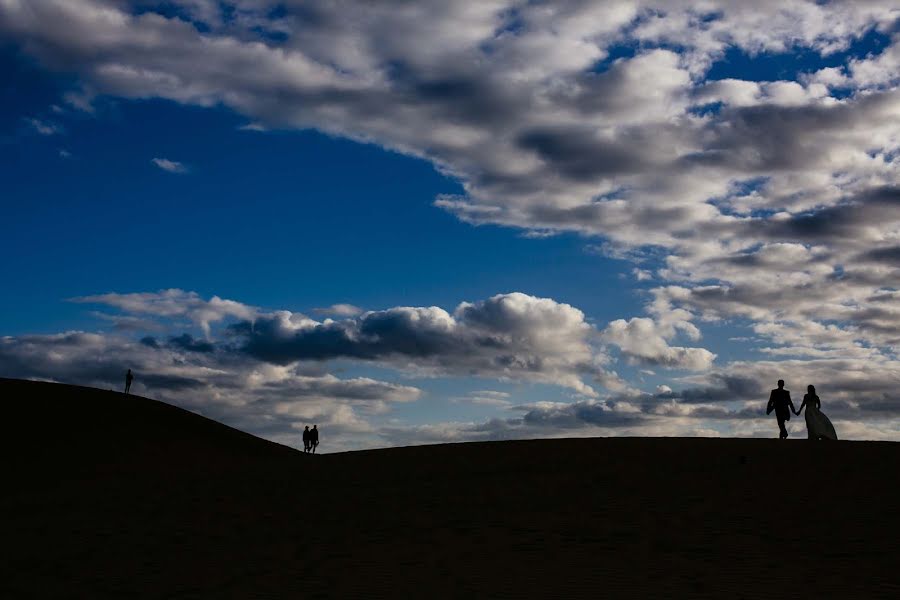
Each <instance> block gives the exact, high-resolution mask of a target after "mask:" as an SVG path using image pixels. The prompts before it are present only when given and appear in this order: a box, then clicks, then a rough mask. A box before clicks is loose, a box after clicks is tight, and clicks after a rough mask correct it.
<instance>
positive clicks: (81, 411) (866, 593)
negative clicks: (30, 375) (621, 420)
mask: <svg viewBox="0 0 900 600" xmlns="http://www.w3.org/2000/svg"><path fill="white" fill-rule="evenodd" d="M0 402H2V407H3V413H2V414H3V436H4V440H3V447H2V450H3V460H4V473H5V479H6V483H7V484H8V485H5V486H4V487H5V488H6V490H5V491H4V492H3V494H2V501H0V514H2V515H3V521H2V531H0V534H2V539H3V556H2V557H0V558H2V560H0V569H2V572H0V597H4V598H28V597H90V598H98V597H110V596H121V597H153V598H158V597H171V598H255V597H276V598H293V597H301V596H302V597H325V596H333V597H381V596H387V595H392V596H397V597H416V598H427V597H448V596H461V595H467V596H475V597H483V596H491V597H524V596H532V597H533V596H555V597H582V596H583V597H668V596H672V595H674V594H679V595H681V596H686V597H722V596H726V595H727V596H731V597H737V598H780V597H816V596H825V597H845V598H847V597H897V596H898V595H900V568H898V566H897V565H898V558H897V557H898V550H900V543H898V538H900V515H898V507H900V486H898V483H897V475H898V473H900V444H889V443H861V442H856V443H854V442H839V443H833V444H827V443H808V442H806V441H805V440H802V441H800V440H797V441H793V440H791V441H787V442H780V441H779V440H774V439H773V440H704V439H584V440H542V441H525V442H498V443H485V444H460V445H444V446H428V447H417V448H397V449H388V450H378V451H370V452H356V453H346V454H334V455H323V456H305V455H302V454H300V453H297V452H294V451H292V450H290V449H288V448H285V447H283V446H279V445H277V444H271V443H269V442H265V441H263V440H259V439H257V438H254V437H253V436H249V435H247V434H243V433H241V432H238V431H235V430H233V429H230V428H228V427H225V426H223V425H220V424H217V423H214V422H212V421H209V420H207V419H203V418H202V417H198V416H196V415H192V414H190V413H186V412H184V411H181V410H178V409H175V408H173V407H169V406H166V405H164V404H161V403H156V402H153V401H150V400H146V399H142V398H135V397H125V396H122V395H120V394H114V393H111V392H101V391H97V390H89V389H86V388H75V387H69V386H59V385H51V384H36V383H24V382H15V381H9V380H0ZM773 426H774V425H773ZM326 439H327V438H326Z"/></svg>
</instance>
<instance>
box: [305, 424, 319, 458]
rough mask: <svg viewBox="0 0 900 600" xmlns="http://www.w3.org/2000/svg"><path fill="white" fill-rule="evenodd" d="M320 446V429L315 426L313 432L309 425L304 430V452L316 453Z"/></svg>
mask: <svg viewBox="0 0 900 600" xmlns="http://www.w3.org/2000/svg"><path fill="white" fill-rule="evenodd" d="M318 445H319V429H318V425H313V428H312V430H310V429H309V425H307V426H306V429H304V430H303V451H304V452H312V453H313V454H315V453H316V446H318Z"/></svg>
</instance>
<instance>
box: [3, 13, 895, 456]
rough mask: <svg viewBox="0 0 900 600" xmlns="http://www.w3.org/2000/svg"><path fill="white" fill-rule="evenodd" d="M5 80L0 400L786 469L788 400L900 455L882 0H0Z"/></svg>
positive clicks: (325, 440) (360, 435) (886, 20)
mask: <svg viewBox="0 0 900 600" xmlns="http://www.w3.org/2000/svg"><path fill="white" fill-rule="evenodd" d="M0 72H2V73H3V74H4V77H3V82H2V85H0V231H2V235H0V257H2V260H0V282H2V290H3V293H2V294H0V376H3V377H19V378H30V379H38V380H48V381H59V382H66V383H76V384H81V385H91V386H96V387H100V388H103V389H121V387H122V385H123V383H124V373H125V370H126V369H128V368H131V369H133V371H134V372H135V376H136V377H135V382H134V385H133V388H132V389H133V390H134V391H135V392H136V393H139V394H142V395H146V396H149V397H152V398H157V399H161V400H164V401H167V402H171V403H173V404H176V405H178V406H182V407H184V408H186V409H188V410H192V411H195V412H197V413H199V414H203V415H206V416H209V417H211V418H214V419H217V420H220V421H223V422H225V423H227V424H229V425H232V426H234V427H238V428H240V429H243V430H246V431H249V432H251V433H254V434H256V435H260V436H262V437H265V438H268V439H272V440H275V441H278V442H281V443H285V444H289V445H292V446H298V445H299V444H300V432H301V431H302V429H303V427H304V426H305V425H312V424H317V425H318V427H319V429H320V430H321V431H322V436H321V437H322V450H325V451H341V450H352V449H360V448H371V447H384V446H398V445H410V444H420V443H436V442H457V441H472V440H492V439H521V438H542V437H576V436H727V437H734V436H738V437H774V436H775V435H777V427H776V425H775V423H774V419H772V418H767V417H766V416H765V404H766V400H767V399H768V391H769V390H770V389H771V388H773V387H775V382H776V381H777V380H778V379H784V380H785V381H786V382H787V386H786V387H787V388H788V389H790V390H792V395H793V397H794V398H795V403H796V404H797V405H799V402H800V400H801V398H802V397H803V394H804V392H805V390H806V387H807V385H810V384H812V385H815V386H816V390H817V393H818V395H819V397H820V398H821V400H822V408H823V410H824V411H825V412H826V414H828V415H829V416H830V417H831V418H832V420H833V421H834V423H835V427H836V429H837V431H838V435H839V436H840V437H842V438H845V439H870V440H895V441H897V440H900V391H898V390H900V360H898V350H900V306H898V301H900V88H898V84H900V8H898V7H897V5H896V3H895V2H890V1H885V2H879V1H876V0H873V1H870V2H808V1H797V0H779V1H777V2H776V1H771V2H770V1H765V0H763V1H760V2H755V3H746V2H740V1H734V2H727V1H717V2H716V1H705V2H679V1H678V0H672V1H668V2H638V1H627V2H615V1H610V2H582V1H559V2H516V1H511V0H497V1H487V0H485V1H480V2H454V1H447V0H439V1H438V0H435V1H432V0H421V1H419V2H415V3H409V2H399V1H395V2H390V1H384V2H369V1H365V2H364V1H352V0H346V1H324V0H323V1H315V0H312V1H304V2H299V1H287V2H284V1H281V2H278V1H270V0H236V1H219V0H170V1H166V2H151V1H149V0H0ZM789 429H790V430H791V433H792V436H795V437H796V436H800V437H804V436H805V426H804V423H803V419H802V418H799V419H794V420H793V421H791V423H790V425H789Z"/></svg>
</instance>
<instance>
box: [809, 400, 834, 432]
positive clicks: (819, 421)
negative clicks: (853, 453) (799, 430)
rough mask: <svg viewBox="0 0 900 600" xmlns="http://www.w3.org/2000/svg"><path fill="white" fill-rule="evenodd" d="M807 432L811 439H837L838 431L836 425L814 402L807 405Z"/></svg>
mask: <svg viewBox="0 0 900 600" xmlns="http://www.w3.org/2000/svg"><path fill="white" fill-rule="evenodd" d="M806 432H807V433H808V434H809V439H811V440H817V439H819V438H823V439H826V440H836V439H838V438H837V433H835V432H834V425H832V424H831V421H829V420H828V417H826V416H825V413H823V412H822V411H821V410H819V409H818V408H816V407H815V405H814V404H807V405H806Z"/></svg>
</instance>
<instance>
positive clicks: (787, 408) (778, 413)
mask: <svg viewBox="0 0 900 600" xmlns="http://www.w3.org/2000/svg"><path fill="white" fill-rule="evenodd" d="M773 410H774V411H775V418H776V419H778V430H779V434H778V438H779V439H782V440H784V439H787V436H788V432H787V429H786V428H785V426H784V423H785V421H790V420H791V411H794V413H795V414H796V412H797V411H796V410H794V403H793V402H791V393H790V392H789V391H787V390H786V389H784V380H783V379H779V380H778V389H774V390H772V393H771V394H769V405H768V406H767V407H766V414H767V415H768V414H771V413H772V411H773Z"/></svg>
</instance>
